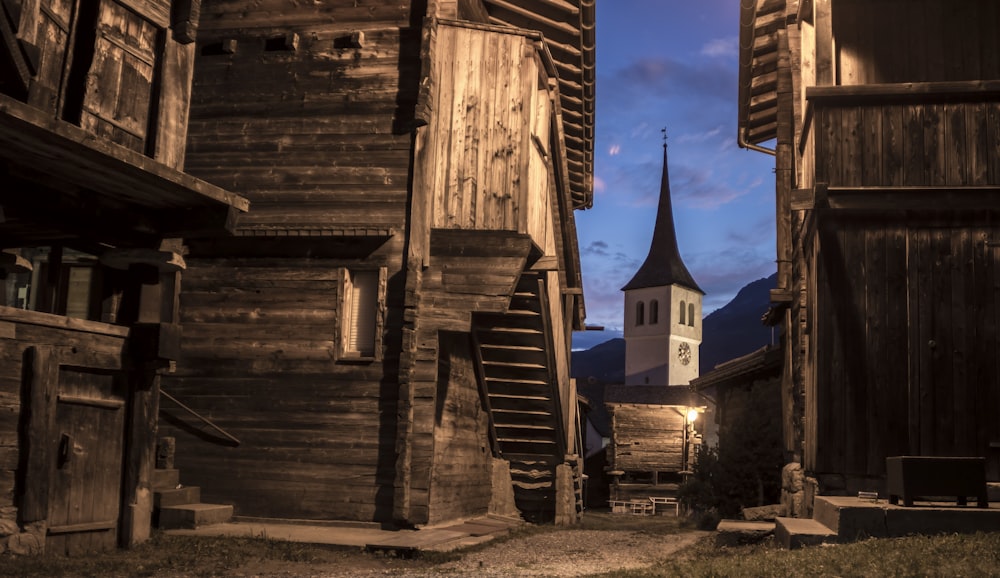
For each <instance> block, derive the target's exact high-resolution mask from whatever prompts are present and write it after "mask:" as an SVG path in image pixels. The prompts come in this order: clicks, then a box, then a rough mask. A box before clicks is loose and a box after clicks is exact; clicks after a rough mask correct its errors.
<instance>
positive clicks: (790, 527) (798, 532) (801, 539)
mask: <svg viewBox="0 0 1000 578" xmlns="http://www.w3.org/2000/svg"><path fill="white" fill-rule="evenodd" d="M774 537H775V539H776V540H777V542H778V544H779V545H781V546H783V547H785V548H786V549H788V550H794V549H796V548H801V547H802V546H818V545H820V544H833V543H836V542H837V533H836V532H834V531H833V530H831V529H830V528H828V527H827V526H824V525H823V524H822V523H820V522H818V521H816V520H813V519H810V518H776V519H775V520H774Z"/></svg>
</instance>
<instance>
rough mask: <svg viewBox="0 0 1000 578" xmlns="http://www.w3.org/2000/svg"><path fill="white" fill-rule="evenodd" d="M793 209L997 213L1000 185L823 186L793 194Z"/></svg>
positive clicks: (833, 211) (831, 211) (998, 209)
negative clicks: (991, 211) (990, 211)
mask: <svg viewBox="0 0 1000 578" xmlns="http://www.w3.org/2000/svg"><path fill="white" fill-rule="evenodd" d="M792 208H793V209H797V210H809V209H827V211H828V212H829V213H830V214H832V213H836V212H845V211H854V212H857V211H861V212H897V211H926V212H942V211H945V212H947V211H989V210H993V211H1000V186H995V185H991V186H964V187H919V186H914V187H826V186H817V187H815V189H797V190H795V191H793V207H792Z"/></svg>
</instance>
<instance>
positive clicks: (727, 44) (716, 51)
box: [701, 36, 740, 58]
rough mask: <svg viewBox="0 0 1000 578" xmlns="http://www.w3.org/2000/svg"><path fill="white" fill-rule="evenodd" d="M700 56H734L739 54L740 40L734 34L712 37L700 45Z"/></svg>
mask: <svg viewBox="0 0 1000 578" xmlns="http://www.w3.org/2000/svg"><path fill="white" fill-rule="evenodd" d="M701 54H702V56H708V57H711V58H736V57H738V56H739V54H740V41H739V38H738V37H736V36H728V37H726V38H713V39H711V40H709V41H708V42H706V43H705V44H704V45H702V47H701Z"/></svg>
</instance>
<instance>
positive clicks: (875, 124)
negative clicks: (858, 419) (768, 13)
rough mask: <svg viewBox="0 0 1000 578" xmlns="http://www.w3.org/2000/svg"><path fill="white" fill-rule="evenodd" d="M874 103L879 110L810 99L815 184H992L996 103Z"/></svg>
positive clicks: (999, 145) (999, 169)
mask: <svg viewBox="0 0 1000 578" xmlns="http://www.w3.org/2000/svg"><path fill="white" fill-rule="evenodd" d="M896 99H897V100H898V96H897V97H896ZM880 100H883V101H885V104H877V103H876V104H861V105H851V106H845V105H839V104H833V103H825V102H823V100H821V99H819V100H817V101H816V104H815V119H816V125H815V129H816V133H815V134H816V136H815V137H814V138H815V140H816V157H815V162H816V165H815V182H818V183H828V184H830V185H831V186H845V187H861V186H888V187H896V186H970V185H972V186H974V185H987V184H996V183H1000V154H998V152H1000V102H957V103H947V102H927V103H921V102H919V101H918V102H909V103H900V102H898V101H897V102H893V97H891V96H888V97H882V98H881V99H880Z"/></svg>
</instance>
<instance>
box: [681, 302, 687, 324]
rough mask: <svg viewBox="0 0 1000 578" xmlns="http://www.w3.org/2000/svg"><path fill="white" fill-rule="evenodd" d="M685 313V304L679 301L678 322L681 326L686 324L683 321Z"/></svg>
mask: <svg viewBox="0 0 1000 578" xmlns="http://www.w3.org/2000/svg"><path fill="white" fill-rule="evenodd" d="M686 312H687V304H686V303H684V302H683V301H681V308H680V322H681V325H685V324H686V322H685V321H684V314H685V313H686Z"/></svg>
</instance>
